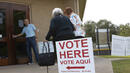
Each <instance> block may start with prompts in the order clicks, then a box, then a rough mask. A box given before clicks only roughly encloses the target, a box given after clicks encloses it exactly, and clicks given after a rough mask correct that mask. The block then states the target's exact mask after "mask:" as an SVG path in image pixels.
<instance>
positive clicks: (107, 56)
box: [99, 55, 130, 58]
mask: <svg viewBox="0 0 130 73" xmlns="http://www.w3.org/2000/svg"><path fill="white" fill-rule="evenodd" d="M99 57H103V58H130V56H111V55H100V56H99Z"/></svg>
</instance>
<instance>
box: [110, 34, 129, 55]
mask: <svg viewBox="0 0 130 73" xmlns="http://www.w3.org/2000/svg"><path fill="white" fill-rule="evenodd" d="M129 45H130V37H123V36H117V35H112V54H111V55H113V56H128V55H130V46H129Z"/></svg>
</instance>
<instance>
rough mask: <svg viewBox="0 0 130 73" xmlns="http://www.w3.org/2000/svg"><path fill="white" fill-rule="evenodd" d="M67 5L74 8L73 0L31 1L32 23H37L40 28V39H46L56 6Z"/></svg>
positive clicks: (62, 6) (63, 6)
mask: <svg viewBox="0 0 130 73" xmlns="http://www.w3.org/2000/svg"><path fill="white" fill-rule="evenodd" d="M66 6H71V7H73V8H74V2H73V0H37V1H36V0H32V3H31V10H32V11H31V12H32V14H31V16H32V23H34V24H37V25H36V26H37V28H38V29H39V31H40V32H39V38H40V39H39V41H43V40H45V39H44V38H45V36H46V34H47V32H48V29H49V25H50V20H51V14H52V10H53V8H55V7H60V8H62V9H64V8H65V7H66Z"/></svg>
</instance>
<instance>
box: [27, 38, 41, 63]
mask: <svg viewBox="0 0 130 73" xmlns="http://www.w3.org/2000/svg"><path fill="white" fill-rule="evenodd" d="M26 48H27V54H28V58H29V62H30V63H32V49H31V48H33V51H34V54H35V58H36V61H37V62H38V58H39V54H38V48H37V43H36V38H35V36H34V37H29V38H26Z"/></svg>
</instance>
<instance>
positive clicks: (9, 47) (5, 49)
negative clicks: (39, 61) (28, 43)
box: [0, 2, 29, 65]
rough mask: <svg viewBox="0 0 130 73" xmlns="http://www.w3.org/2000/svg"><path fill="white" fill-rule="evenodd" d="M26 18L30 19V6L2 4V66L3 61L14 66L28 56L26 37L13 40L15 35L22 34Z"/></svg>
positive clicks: (0, 49) (0, 3) (0, 63)
mask: <svg viewBox="0 0 130 73" xmlns="http://www.w3.org/2000/svg"><path fill="white" fill-rule="evenodd" d="M25 18H28V19H29V9H28V6H26V5H19V4H12V3H4V2H0V65H2V64H3V63H2V60H1V59H4V60H3V61H4V62H5V61H6V62H7V64H10V65H12V64H17V63H18V62H19V58H21V57H24V58H25V57H26V56H27V55H26V47H25V37H24V36H22V37H19V38H16V39H13V38H12V35H13V34H19V33H21V31H22V29H23V26H24V24H23V20H24V19H25ZM21 60H22V59H20V61H21ZM23 61H24V60H23Z"/></svg>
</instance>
